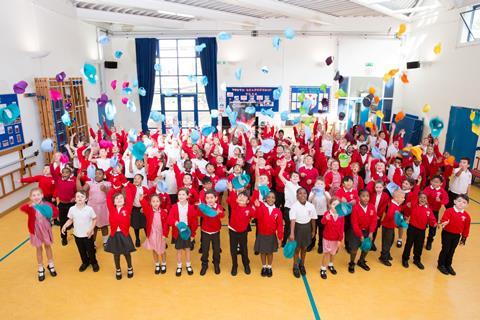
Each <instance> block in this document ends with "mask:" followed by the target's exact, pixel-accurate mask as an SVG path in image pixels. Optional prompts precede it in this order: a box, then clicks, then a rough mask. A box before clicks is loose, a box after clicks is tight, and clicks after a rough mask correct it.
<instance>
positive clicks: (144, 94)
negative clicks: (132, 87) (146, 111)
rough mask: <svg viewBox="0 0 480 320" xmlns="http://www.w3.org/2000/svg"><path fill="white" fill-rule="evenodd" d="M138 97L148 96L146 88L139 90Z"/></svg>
mask: <svg viewBox="0 0 480 320" xmlns="http://www.w3.org/2000/svg"><path fill="white" fill-rule="evenodd" d="M138 95H140V96H142V97H145V96H146V95H147V90H145V88H144V87H140V88H138Z"/></svg>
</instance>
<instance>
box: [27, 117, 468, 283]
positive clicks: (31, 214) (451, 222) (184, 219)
mask: <svg viewBox="0 0 480 320" xmlns="http://www.w3.org/2000/svg"><path fill="white" fill-rule="evenodd" d="M391 127H392V128H391V132H388V131H387V130H386V128H385V127H384V128H383V130H376V129H375V128H367V129H365V128H363V127H362V126H359V125H356V126H354V127H353V128H351V129H350V130H349V131H348V132H344V133H343V134H340V133H339V132H336V130H335V129H336V125H335V123H333V125H331V126H330V125H329V124H328V122H327V121H326V120H324V121H320V120H318V119H317V121H316V122H315V123H314V125H313V128H312V129H310V128H308V130H306V125H303V124H301V125H298V126H296V127H294V138H287V137H285V135H284V132H283V130H277V128H275V127H274V126H270V125H268V124H263V125H262V126H261V127H260V128H258V130H255V128H253V129H252V130H251V131H250V130H248V131H247V130H245V129H242V128H241V127H238V126H236V127H234V128H231V129H230V130H229V132H228V134H227V132H221V131H219V132H217V133H213V134H209V135H208V136H203V135H201V134H200V137H198V131H197V132H196V134H195V135H194V134H192V131H191V130H185V129H181V130H169V131H168V134H162V131H161V129H160V128H159V130H156V131H154V132H146V133H140V134H136V133H134V132H133V131H130V132H128V133H127V132H125V131H124V130H121V131H120V130H116V128H115V127H111V128H109V127H107V126H106V124H104V125H103V126H99V128H98V130H97V131H96V132H95V131H94V130H93V129H90V137H79V139H76V136H75V135H73V136H72V137H71V141H70V144H69V145H66V146H65V151H66V153H65V154H62V153H56V154H54V155H53V160H52V163H51V164H50V165H49V166H46V167H45V168H44V171H43V174H42V175H40V176H35V177H26V178H23V179H22V180H21V181H22V182H24V183H32V182H38V188H34V189H32V191H31V192H30V200H31V202H30V203H29V204H25V205H23V206H22V207H21V210H22V211H24V212H25V213H27V214H28V229H29V233H30V241H31V244H32V245H33V246H34V247H36V248H37V262H38V279H39V280H40V281H43V280H44V279H45V269H44V267H43V249H42V247H44V248H45V251H46V255H47V259H48V270H49V272H50V274H51V275H52V276H55V275H56V270H55V266H54V261H53V254H52V248H51V245H52V243H53V236H52V227H51V221H53V220H55V219H58V223H59V224H60V231H61V239H62V245H67V244H68V238H67V233H68V230H69V229H70V228H71V227H72V225H73V229H74V231H73V235H74V239H75V243H76V245H77V248H78V251H79V254H80V257H81V261H82V263H81V265H80V268H79V271H81V272H82V271H85V270H86V269H87V268H88V267H89V266H92V269H93V271H94V272H97V271H99V269H100V267H99V264H98V261H97V259H96V250H97V248H96V246H95V243H96V235H97V232H98V230H100V231H101V233H102V243H103V248H104V250H105V251H106V252H110V253H112V254H113V257H114V263H115V268H116V273H115V276H116V278H117V279H118V280H120V279H121V278H122V270H121V265H120V257H121V256H124V257H125V260H126V262H127V268H128V269H127V276H128V278H131V277H133V275H134V272H133V264H132V255H131V253H132V252H134V251H136V248H138V247H140V246H141V241H140V232H141V230H142V229H143V230H144V232H145V235H146V240H145V242H144V243H143V247H144V248H145V249H147V250H151V251H152V254H153V262H154V272H155V274H163V273H165V272H166V271H167V264H166V250H167V247H168V245H169V243H168V242H169V241H168V237H169V233H170V231H171V234H172V238H171V243H170V245H171V246H173V247H175V249H176V257H177V266H176V271H175V273H176V275H177V276H181V274H182V271H183V261H185V270H186V272H187V273H188V274H189V275H192V274H193V268H192V263H191V251H192V250H193V249H194V245H195V238H196V232H197V229H198V227H200V248H199V251H200V253H201V266H202V267H201V271H200V275H205V274H206V272H207V270H208V266H209V258H210V248H211V249H212V251H213V252H212V260H211V261H212V263H213V267H214V272H215V274H219V273H220V272H221V271H220V258H221V252H222V249H221V246H220V232H221V229H222V221H223V220H227V218H225V219H224V217H225V212H228V233H229V240H230V241H229V242H230V250H229V251H230V255H231V259H232V268H231V275H232V276H235V275H237V272H238V255H240V256H241V259H242V264H243V268H244V272H245V273H246V274H250V273H251V269H250V260H249V254H248V232H250V231H252V230H253V229H252V223H254V224H255V227H254V230H255V234H256V238H255V243H254V251H255V254H258V255H260V259H261V263H262V269H261V276H263V277H271V276H272V275H273V272H272V263H273V254H274V253H275V252H277V251H278V249H279V248H280V247H283V246H286V245H287V244H289V242H292V241H295V243H296V248H295V252H294V257H293V274H294V276H295V277H297V278H298V277H300V276H301V275H305V274H306V269H305V259H306V255H307V252H309V251H312V250H313V248H314V247H315V246H316V245H317V240H318V249H317V252H318V253H319V254H323V259H322V265H321V269H320V275H321V277H322V278H323V279H326V278H327V269H328V270H329V271H330V273H331V274H336V273H337V271H336V269H335V267H334V257H335V255H336V254H337V253H338V252H339V249H340V246H341V242H342V241H344V245H345V249H346V251H347V252H348V253H349V255H350V262H349V264H348V271H349V272H351V273H353V272H355V266H356V265H358V266H359V267H360V268H362V269H364V270H366V271H368V270H370V267H369V266H368V265H367V261H366V257H367V254H368V252H369V251H377V248H376V245H375V240H376V237H377V233H378V230H379V229H380V227H381V233H382V234H381V241H380V245H381V246H380V247H381V252H380V255H379V260H380V262H381V263H382V264H384V265H385V266H391V265H392V262H391V261H392V256H391V254H390V251H391V247H392V246H393V244H394V239H395V229H397V230H398V231H397V242H396V246H397V247H399V248H400V247H402V246H403V233H404V232H403V231H404V229H405V228H406V229H407V231H406V240H405V245H404V249H403V254H402V265H403V266H404V267H405V268H408V267H409V258H410V253H411V250H412V248H413V263H414V264H415V265H416V266H417V267H418V268H420V269H424V266H423V264H422V262H421V256H422V251H423V247H424V242H425V238H427V241H426V245H425V248H426V250H431V248H432V245H433V242H434V238H435V235H436V230H437V228H439V227H441V228H442V234H441V237H442V241H441V244H442V249H441V252H440V255H439V258H438V265H437V267H438V269H439V271H440V272H442V273H444V274H451V275H455V271H454V269H453V268H452V259H453V255H454V252H455V249H456V247H457V245H458V244H459V243H460V244H461V245H463V244H465V241H466V239H467V237H468V233H469V226H470V216H469V215H468V213H467V212H466V211H465V208H466V207H467V205H468V201H469V199H468V196H467V195H466V194H467V193H468V188H469V185H470V181H471V173H470V171H469V160H468V159H466V158H462V159H461V160H460V161H459V163H456V162H454V161H453V162H452V161H451V160H450V159H451V156H450V155H449V154H448V153H447V152H445V153H443V154H442V153H440V152H439V150H438V141H437V140H436V139H432V138H431V137H427V138H425V139H424V140H423V141H422V144H421V145H420V146H415V147H414V146H411V145H408V144H407V145H405V146H404V145H403V135H404V132H403V131H402V130H401V131H399V132H398V133H397V134H395V124H392V125H391ZM307 131H308V132H309V134H308V136H307V134H306V132H307ZM76 140H77V141H76ZM75 142H77V143H76V144H75ZM139 150H140V151H139ZM450 180H451V181H450ZM447 190H448V192H447ZM442 206H446V208H447V209H446V210H445V211H444V212H443V215H442V216H441V218H440V215H439V213H440V210H441V208H442ZM130 228H132V229H133V230H134V236H135V241H134V240H133V239H132V238H131V236H130ZM427 228H428V234H427V231H426V229H427ZM377 243H379V241H377ZM359 250H360V254H359V258H358V260H357V255H358V251H359Z"/></svg>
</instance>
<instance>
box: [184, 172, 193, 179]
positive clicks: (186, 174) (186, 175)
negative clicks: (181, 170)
mask: <svg viewBox="0 0 480 320" xmlns="http://www.w3.org/2000/svg"><path fill="white" fill-rule="evenodd" d="M183 177H184V178H185V177H190V178H192V179H193V177H192V175H191V174H190V173H185V174H184V175H183Z"/></svg>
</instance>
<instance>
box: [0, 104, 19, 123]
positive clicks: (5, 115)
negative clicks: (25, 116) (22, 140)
mask: <svg viewBox="0 0 480 320" xmlns="http://www.w3.org/2000/svg"><path fill="white" fill-rule="evenodd" d="M19 116H20V109H19V108H18V105H17V104H16V103H11V104H9V105H8V106H7V107H5V108H1V109H0V122H1V123H4V124H9V123H12V122H14V121H15V120H16V119H17V118H18V117H19Z"/></svg>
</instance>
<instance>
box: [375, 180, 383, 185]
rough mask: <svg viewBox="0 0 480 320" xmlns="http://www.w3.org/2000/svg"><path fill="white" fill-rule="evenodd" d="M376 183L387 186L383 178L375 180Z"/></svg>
mask: <svg viewBox="0 0 480 320" xmlns="http://www.w3.org/2000/svg"><path fill="white" fill-rule="evenodd" d="M375 184H381V185H382V186H385V182H383V180H382V179H378V180H376V181H375Z"/></svg>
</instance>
